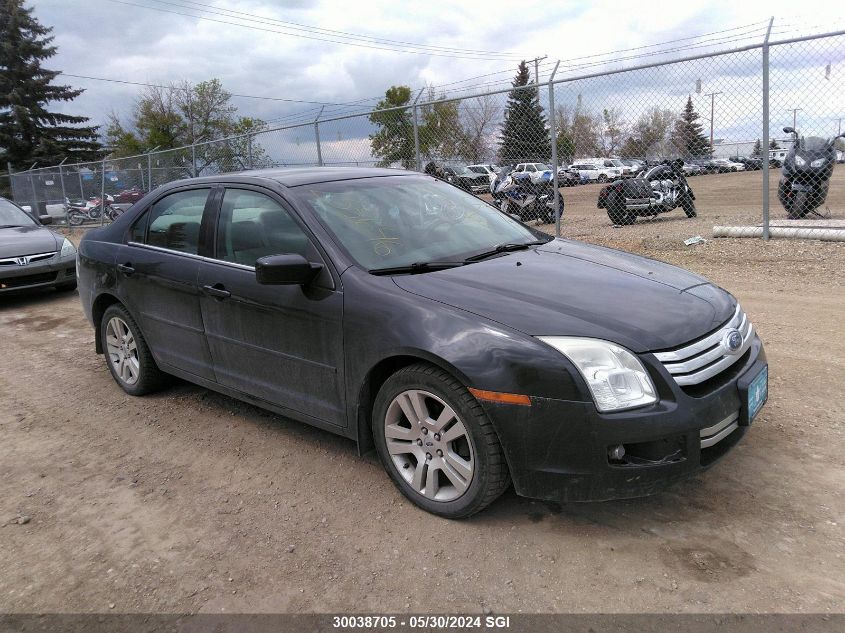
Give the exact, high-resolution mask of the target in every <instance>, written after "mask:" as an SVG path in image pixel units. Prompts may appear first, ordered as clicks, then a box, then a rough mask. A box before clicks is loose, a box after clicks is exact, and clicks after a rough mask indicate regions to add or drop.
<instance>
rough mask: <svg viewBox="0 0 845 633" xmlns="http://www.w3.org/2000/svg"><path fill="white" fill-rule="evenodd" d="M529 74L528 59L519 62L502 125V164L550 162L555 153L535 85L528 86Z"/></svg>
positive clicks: (500, 154) (500, 152)
mask: <svg viewBox="0 0 845 633" xmlns="http://www.w3.org/2000/svg"><path fill="white" fill-rule="evenodd" d="M529 78H530V75H529V73H528V66H527V65H526V64H525V62H524V61H523V62H520V64H519V69H518V70H517V73H516V77H515V78H514V80H513V83H512V84H511V85H512V86H513V88H514V89H513V90H511V91H510V94H508V103H507V106H506V108H505V121H504V123H503V125H502V138H501V141H500V143H499V144H500V146H501V149H500V150H499V156H500V158H501V161H502V162H503V163H516V162H524V161H548V160H549V158H550V157H551V155H552V147H551V142H550V141H549V134H548V131H547V130H546V116H545V114H544V112H543V107H542V106H541V105H540V100H539V95H538V93H537V88H536V87H533V86H532V87H530V88H522V86H527V85H528V82H529Z"/></svg>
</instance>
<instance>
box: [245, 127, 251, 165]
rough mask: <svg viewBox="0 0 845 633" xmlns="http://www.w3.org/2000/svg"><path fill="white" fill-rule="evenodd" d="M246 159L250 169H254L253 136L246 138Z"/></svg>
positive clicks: (249, 135)
mask: <svg viewBox="0 0 845 633" xmlns="http://www.w3.org/2000/svg"><path fill="white" fill-rule="evenodd" d="M246 158H247V161H248V162H247V164H248V165H249V168H250V169H252V134H247V136H246Z"/></svg>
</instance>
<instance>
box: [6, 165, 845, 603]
mask: <svg viewBox="0 0 845 633" xmlns="http://www.w3.org/2000/svg"><path fill="white" fill-rule="evenodd" d="M774 175H775V174H774V172H773V174H772V176H773V177H774ZM759 177H760V176H759V172H757V173H756V174H731V175H726V176H704V177H702V178H703V179H706V178H711V179H713V180H712V183H713V185H714V187H713V189H716V190H718V191H717V193H711V192H710V191H708V193H707V194H704V193H703V192H704V189H705V188H702V187H699V188H698V189H697V191H701V192H702V193H700V194H699V195H700V203H699V209H700V217H699V218H698V219H696V220H694V221H690V220H686V219H681V218H683V215H682V214H681V213H680V212H678V213H674V214H670V215H669V216H664V217H665V218H666V219H665V220H658V221H657V222H653V223H644V224H642V225H639V224H638V225H637V226H634V227H625V228H622V229H612V228H610V226H609V225H607V224H606V223H605V224H602V223H601V219H602V218H603V219H604V221H605V222H606V216H604V214H603V213H602V212H600V211H599V210H597V209H595V208H593V209H591V210H590V211H588V210H587V209H588V207H586V206H584V209H583V210H579V209H580V207H579V205H575V204H570V201H571V200H575V197H576V196H585V200H586V199H587V198H586V197H587V196H588V190H589V189H591V188H592V189H595V187H582V188H577V189H574V190H565V195H566V196H567V207H568V209H567V212H568V215H567V216H566V220H565V234H566V235H569V236H581V237H589V239H590V240H591V241H597V242H601V243H604V244H610V245H616V246H619V247H622V248H625V249H628V250H632V251H635V252H640V253H644V254H646V255H650V256H654V257H658V258H660V259H663V260H666V261H669V262H671V263H675V264H679V265H682V266H685V267H688V268H690V269H692V270H695V271H696V272H700V273H703V274H705V275H707V276H709V277H710V278H711V279H713V280H714V281H715V282H717V283H719V284H720V285H723V286H725V287H726V288H728V289H730V290H731V291H732V292H734V294H735V295H736V296H737V297H738V298H739V299H740V300H741V302H742V304H743V306H744V308H745V309H746V311H747V312H748V313H749V314H750V316H751V318H752V320H753V321H754V323H755V324H756V326H757V328H758V330H759V332H760V335H761V336H762V338H763V340H764V341H765V344H766V349H767V353H768V355H769V362H770V376H771V379H770V400H769V403H768V404H767V406H766V407H765V408H764V409H763V412H762V413H761V414H760V416H759V417H758V418H757V420H755V422H754V426H753V427H752V428H751V430H750V432H749V433H748V435H746V437H745V439H744V440H743V442H742V443H741V444H740V445H739V446H738V447H737V448H736V449H735V450H734V451H732V452H731V453H730V454H729V455H728V456H727V457H726V458H725V459H724V460H723V461H722V462H721V463H719V464H718V465H716V466H715V467H714V468H712V469H711V470H709V471H708V472H706V473H704V474H702V475H700V476H698V477H695V478H694V479H692V480H690V481H688V482H685V483H682V484H680V485H677V486H675V487H674V488H672V489H671V490H670V491H668V492H666V493H663V494H660V495H658V496H654V497H650V498H646V499H639V500H630V501H620V502H606V503H596V504H567V505H558V504H551V503H543V502H534V501H531V500H527V499H522V498H519V497H517V496H515V495H514V493H513V492H512V491H510V492H508V493H506V494H505V495H504V497H503V498H501V499H500V500H499V501H498V502H496V503H495V504H494V505H493V506H491V507H490V508H488V509H487V510H486V511H484V512H483V513H481V514H480V515H477V516H476V517H474V518H472V519H470V520H467V521H461V522H452V521H446V520H443V519H439V518H436V517H434V516H431V515H428V514H426V513H424V512H422V511H420V510H417V509H415V508H414V507H413V506H411V505H410V504H409V503H407V502H406V501H404V499H403V497H402V496H401V495H400V494H399V492H398V491H397V490H396V489H395V488H394V487H393V485H392V484H391V483H390V481H389V480H388V477H387V476H386V474H385V473H384V472H383V471H382V469H381V467H380V465H379V464H378V462H377V459H376V457H375V456H374V455H373V454H370V455H368V456H365V457H364V458H359V457H357V455H356V452H355V446H354V445H353V443H352V442H350V441H348V440H344V439H340V438H337V437H335V436H333V435H330V434H328V433H326V432H323V431H319V430H316V429H313V428H310V427H307V426H304V425H302V424H298V423H294V422H291V421H287V420H284V419H281V418H279V417H277V416H274V415H272V414H270V413H267V412H265V411H262V410H260V409H257V408H255V407H252V406H249V405H245V404H242V403H240V402H237V401H235V400H232V399H230V398H227V397H224V396H220V395H217V394H214V393H212V392H209V391H206V390H204V389H201V388H199V387H194V386H191V385H188V384H185V383H178V384H176V385H175V386H173V387H172V388H169V389H168V390H166V391H164V392H161V393H159V394H157V395H155V396H150V397H145V398H140V399H138V398H132V397H129V396H126V395H125V394H124V393H123V392H122V391H121V390H120V389H119V388H118V387H117V386H116V385H115V384H114V382H113V381H112V379H111V377H110V375H109V373H108V371H107V369H106V367H105V364H104V362H103V359H102V358H101V357H98V356H96V355H95V354H94V346H93V341H94V335H93V331H92V329H91V328H90V326H89V325H88V323H87V322H86V321H85V319H84V317H83V314H82V311H81V308H80V305H79V299H78V297H77V295H76V293H70V294H58V293H55V292H43V293H37V294H34V295H28V296H23V297H16V298H11V297H4V298H0V402H2V407H0V434H2V441H1V442H0V526H2V527H0V612H67V611H75V612H139V611H143V612H182V613H193V612H206V613H215V612H221V611H225V612H247V611H248V612H252V611H265V612H329V611H334V612H362V611H373V612H406V611H407V612H470V613H480V612H482V611H483V610H486V609H492V610H493V611H494V612H498V613H505V612H570V611H571V612H607V611H611V612H669V611H683V612H782V611H785V612H828V611H841V610H842V605H843V604H845V576H844V575H843V573H842V570H843V569H845V560H843V556H845V531H843V526H845V492H843V491H845V485H843V484H845V466H843V459H842V450H843V446H845V437H844V435H845V404H843V399H842V396H841V388H842V384H843V383H842V376H843V372H845V326H843V322H842V315H843V314H845V283H843V275H845V244H835V243H820V242H801V241H773V242H770V243H767V244H764V243H762V242H761V241H758V240H708V241H707V242H706V243H704V244H700V245H697V246H695V247H685V246H683V244H681V242H680V240H681V239H683V238H684V237H689V236H690V235H696V234H702V235H703V236H704V237H709V234H710V233H709V232H710V229H711V228H712V226H713V225H714V224H730V223H738V222H737V221H736V220H737V218H747V219H748V220H749V221H751V220H753V219H755V218H754V208H755V207H754V204H755V203H754V200H753V196H754V193H753V191H752V190H751V188H750V185H749V184H748V183H749V182H751V181H753V180H754V179H756V178H759ZM730 178H732V179H733V180H728V179H730ZM696 182H698V181H697V180H695V179H694V180H693V186H694V187H696V184H695V183H696ZM726 183H727V184H726ZM717 184H718V185H719V187H716V186H715V185H717ZM837 186H839V187H841V186H842V184H841V182H840V183H839V184H838V185H837ZM742 192H750V193H748V195H746V198H748V199H745V201H744V202H743V200H744V199H743V198H742V195H741V194H742ZM711 195H712V196H713V197H712V198H711V199H710V200H711V202H707V197H706V196H711ZM592 199H593V200H594V197H593V198H592ZM719 200H724V201H723V202H720V203H718V204H717V203H716V202H717V201H719ZM732 200H733V201H734V202H735V204H733V203H732ZM772 208H773V210H776V209H778V207H776V206H775V205H774V204H773V206H772ZM570 209H572V212H571V213H570ZM675 216H677V217H675ZM658 235H659V236H660V237H657V236H658ZM22 517H26V518H28V519H29V520H28V521H27V520H26V518H22Z"/></svg>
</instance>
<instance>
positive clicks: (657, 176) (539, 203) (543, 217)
mask: <svg viewBox="0 0 845 633" xmlns="http://www.w3.org/2000/svg"><path fill="white" fill-rule="evenodd" d="M783 131H784V132H786V133H787V134H792V135H793V139H794V141H793V145H792V148H791V149H790V150H789V152H788V153H787V155H786V158H785V159H784V162H783V167H782V170H781V178H780V181H779V183H778V200H779V201H780V203H781V205H782V206H783V208H784V210H785V211H786V215H787V218H789V219H800V218H805V217H807V216H808V215H810V214H816V215H819V214H818V212H817V211H816V210H817V209H818V208H819V207H820V206H821V205H822V204H823V203H824V201H825V200H826V198H827V193H828V189H829V187H830V178H831V175H832V173H833V165H834V163H835V162H836V140H837V139H839V138H845V134H840V135H839V136H836V137H833V138H819V137H800V136H799V134H798V132H797V131H796V130H794V129H793V128H791V127H786V128H784V129H783ZM683 165H684V161H683V160H680V159H678V160H672V161H670V160H665V161H663V162H662V163H660V164H659V165H655V166H653V167H651V168H650V169H649V170H648V171H646V172H645V173H644V174H643V175H642V176H640V177H635V178H619V179H617V180H615V181H613V182H611V183H609V184H607V185H605V186H604V187H602V189H601V190H600V191H599V196H598V201H597V204H596V206H597V207H598V208H600V209H605V210H606V212H607V216H608V218H609V219H610V221H611V222H612V223H613V224H614V225H616V226H623V225H630V224H633V223H634V222H635V221H636V219H637V218H638V217H655V216H657V215H659V214H661V213H668V212H669V211H673V210H675V209H682V210H683V212H684V213H685V214H686V216H687V217H688V218H694V217H695V216H696V208H695V193H694V192H693V190H692V188H691V187H690V185H689V182H687V179H686V176H685V175H684V171H683ZM490 193H491V194H492V196H493V200H494V204H496V205H497V206H498V207H499V209H500V210H501V211H502V212H503V213H507V214H509V215H511V216H513V217H515V218H517V219H519V220H521V221H523V222H528V221H530V220H536V221H538V222H539V223H543V224H553V223H554V222H555V221H556V218H555V191H554V184H553V178H552V172H551V170H548V171H546V172H543V173H542V174H541V175H540V177H539V178H538V179H536V178H535V180H534V181H532V179H531V178H529V176H528V174H527V173H515V172H514V171H513V167H504V168H502V169H501V170H500V171H499V172H498V173H496V174H494V175H492V176H491V178H490ZM557 199H558V208H559V212H560V217H563V211H564V200H563V196H562V195H561V193H560V192H559V191H558V192H557Z"/></svg>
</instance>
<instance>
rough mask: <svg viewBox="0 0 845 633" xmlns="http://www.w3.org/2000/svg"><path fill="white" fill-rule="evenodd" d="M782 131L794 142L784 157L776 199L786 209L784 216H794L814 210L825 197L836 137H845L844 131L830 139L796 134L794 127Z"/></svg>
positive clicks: (790, 217)
mask: <svg viewBox="0 0 845 633" xmlns="http://www.w3.org/2000/svg"><path fill="white" fill-rule="evenodd" d="M783 131H784V132H786V133H787V134H792V135H793V143H792V148H791V149H790V150H789V152H788V153H787V155H786V158H785V159H784V161H783V172H782V174H783V175H782V176H781V178H780V182H779V183H778V200H780V203H781V204H782V205H783V208H784V209H785V210H786V217H787V218H789V219H790V220H797V219H799V218H803V217H806V216H807V215H809V214H810V213H814V212H815V211H816V209H818V208H819V207H820V206H821V205H822V204H823V203H824V201H825V199H826V198H827V190H828V188H829V187H830V176H831V174H833V164H834V163H835V162H836V147H835V145H836V139H838V138H845V134H840V135H839V136H835V137H833V138H832V139H826V138H819V137H817V136H808V137H806V138H799V136H798V132H797V131H796V130H795V129H794V128H791V127H785V128H783Z"/></svg>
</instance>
